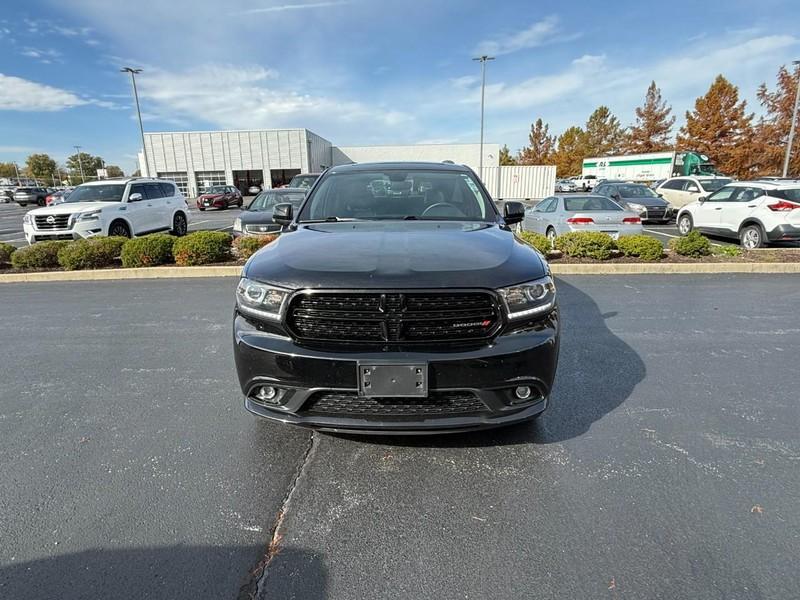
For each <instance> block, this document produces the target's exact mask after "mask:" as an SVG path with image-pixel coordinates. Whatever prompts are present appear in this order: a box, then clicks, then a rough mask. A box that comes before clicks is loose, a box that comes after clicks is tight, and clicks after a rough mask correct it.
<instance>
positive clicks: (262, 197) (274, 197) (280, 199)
mask: <svg viewBox="0 0 800 600" xmlns="http://www.w3.org/2000/svg"><path fill="white" fill-rule="evenodd" d="M305 199H306V195H305V194H303V193H297V194H286V193H282V192H271V191H270V192H261V193H260V194H259V195H258V196H256V197H255V199H254V200H253V201H252V202H251V203H250V206H249V207H247V210H268V209H269V210H272V209H273V208H274V207H275V205H276V204H283V203H284V202H289V203H291V205H292V206H293V207H294V208H295V210H297V209H298V208H300V205H301V204H302V203H303V200H305Z"/></svg>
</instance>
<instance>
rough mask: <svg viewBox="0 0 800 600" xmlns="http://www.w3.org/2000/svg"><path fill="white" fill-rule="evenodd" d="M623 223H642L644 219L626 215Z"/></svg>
mask: <svg viewBox="0 0 800 600" xmlns="http://www.w3.org/2000/svg"><path fill="white" fill-rule="evenodd" d="M622 222H623V223H641V222H642V219H641V218H639V217H625V218H624V219H622Z"/></svg>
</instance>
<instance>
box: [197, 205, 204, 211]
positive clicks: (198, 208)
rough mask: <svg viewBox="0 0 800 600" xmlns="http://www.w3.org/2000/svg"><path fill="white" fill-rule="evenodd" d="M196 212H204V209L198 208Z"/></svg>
mask: <svg viewBox="0 0 800 600" xmlns="http://www.w3.org/2000/svg"><path fill="white" fill-rule="evenodd" d="M197 210H199V211H200V212H203V211H204V210H205V208H201V207H199V206H198V207H197Z"/></svg>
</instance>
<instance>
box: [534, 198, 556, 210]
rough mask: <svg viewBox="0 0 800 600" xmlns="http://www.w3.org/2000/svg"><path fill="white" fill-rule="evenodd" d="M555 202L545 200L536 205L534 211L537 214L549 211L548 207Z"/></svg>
mask: <svg viewBox="0 0 800 600" xmlns="http://www.w3.org/2000/svg"><path fill="white" fill-rule="evenodd" d="M555 200H556V199H555V198H545V199H544V200H542V201H541V202H539V204H537V205H536V208H535V209H534V210H536V211H538V212H548V210H549V209H550V205H551V204H553V203H554V202H555Z"/></svg>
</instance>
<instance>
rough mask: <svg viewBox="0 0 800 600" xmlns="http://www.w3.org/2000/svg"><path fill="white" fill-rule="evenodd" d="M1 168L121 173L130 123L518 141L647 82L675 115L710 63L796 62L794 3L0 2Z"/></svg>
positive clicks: (346, 137) (728, 68) (752, 80)
mask: <svg viewBox="0 0 800 600" xmlns="http://www.w3.org/2000/svg"><path fill="white" fill-rule="evenodd" d="M3 4H4V10H3V12H2V15H0V161H5V160H17V161H19V162H22V161H24V159H25V157H26V156H27V155H28V154H29V153H30V152H34V151H38V152H47V153H49V154H50V155H51V156H53V157H54V158H56V159H57V160H59V161H62V160H63V159H64V158H65V157H66V156H67V155H69V154H70V153H71V152H72V151H73V150H72V146H73V145H75V144H79V145H81V146H82V147H83V148H84V150H85V151H87V152H91V153H93V154H100V155H102V156H103V157H104V158H105V159H106V161H107V162H109V163H116V164H119V165H120V166H121V167H122V168H123V169H124V170H125V171H126V172H128V171H131V170H132V169H133V168H134V156H135V152H136V151H137V149H138V147H139V144H138V143H137V142H138V129H137V126H136V121H135V118H134V115H133V107H132V101H131V90H130V82H129V79H127V78H126V77H127V76H126V75H123V74H122V73H119V71H118V69H119V67H120V66H122V65H133V66H137V67H141V68H143V69H144V72H143V73H142V74H141V76H140V78H139V80H138V81H139V84H140V94H141V101H142V110H143V113H144V118H145V129H146V130H148V131H169V130H188V129H247V128H269V127H307V128H309V129H311V130H312V131H314V132H316V133H318V134H320V135H322V136H324V137H326V138H328V139H329V140H331V141H332V142H334V143H335V144H341V145H347V144H373V143H374V144H391V143H414V142H467V141H477V139H478V132H479V98H480V94H479V78H478V74H479V67H478V65H477V64H476V63H474V62H472V61H471V60H470V58H471V57H473V56H475V55H477V54H478V53H481V52H484V51H486V52H490V53H491V54H493V55H495V56H496V57H497V60H495V61H494V62H492V63H490V64H489V68H488V78H487V112H486V140H487V141H489V142H497V143H500V144H503V143H507V144H508V145H509V146H510V147H511V148H512V149H517V148H519V147H521V146H522V145H524V144H525V142H526V137H527V130H528V128H529V126H530V123H531V122H532V121H533V120H535V119H536V118H537V117H542V118H543V119H544V120H545V121H547V122H549V123H550V125H551V128H552V130H553V131H554V132H556V133H558V132H560V131H561V130H563V129H564V128H566V127H568V126H569V125H572V124H581V123H583V122H584V121H585V120H586V118H587V116H588V115H589V113H590V112H591V111H592V110H593V109H594V108H595V107H597V106H598V105H600V104H606V105H608V106H609V107H611V109H612V111H613V112H614V113H616V114H617V115H618V116H619V118H620V119H621V120H622V122H623V123H624V124H628V123H630V122H631V121H632V120H633V109H634V108H635V107H636V106H637V105H638V104H640V103H641V100H642V98H643V96H644V92H645V90H646V88H647V85H648V83H649V82H650V80H651V79H655V81H656V82H657V83H658V84H659V86H660V87H661V88H662V90H663V93H664V96H665V98H666V99H667V100H668V101H669V102H670V103H671V104H672V105H673V107H674V109H675V111H676V113H677V114H678V116H679V118H681V117H682V115H683V112H684V111H685V110H686V109H687V108H690V107H691V105H692V104H693V102H694V98H696V97H697V96H698V95H701V94H702V93H704V92H705V91H706V89H707V88H708V86H709V84H710V83H711V80H712V79H713V78H714V77H715V76H716V75H717V74H718V73H722V74H724V75H725V76H726V77H728V78H729V79H731V80H732V81H733V82H734V83H735V84H737V85H739V86H740V90H741V92H742V94H743V97H744V98H746V99H748V101H749V104H750V107H751V109H753V110H756V111H758V106H757V103H756V102H755V97H754V96H755V90H756V87H757V86H758V84H759V83H761V82H762V81H766V82H768V83H769V84H772V83H773V82H774V78H775V73H776V71H777V69H778V67H779V66H780V65H782V64H787V63H789V62H790V61H791V60H792V59H795V58H800V33H798V32H797V28H796V25H797V23H798V22H800V4H798V3H797V1H796V0H794V1H778V0H760V1H759V2H758V3H755V2H753V1H752V0H750V1H744V0H728V1H726V2H716V1H712V2H696V1H691V2H684V1H682V0H675V1H673V2H668V3H663V2H662V3H658V4H657V5H656V4H653V3H650V2H642V1H641V0H639V1H638V2H627V1H610V2H605V3H598V2H589V1H584V2H564V1H562V2H546V1H534V0H528V1H514V0H506V1H503V2H497V1H494V2H481V1H477V0H474V1H473V0H463V1H457V0H442V1H436V0H409V1H404V0H396V1H388V0H255V1H249V2H248V1H243V0H230V1H228V2H225V3H222V2H218V3H217V2H204V1H203V0H173V1H166V0H158V1H153V0H139V1H137V2H127V1H126V2H119V1H116V0H70V1H69V2H61V1H59V2H55V1H52V2H51V1H41V0H4V3H3Z"/></svg>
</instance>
